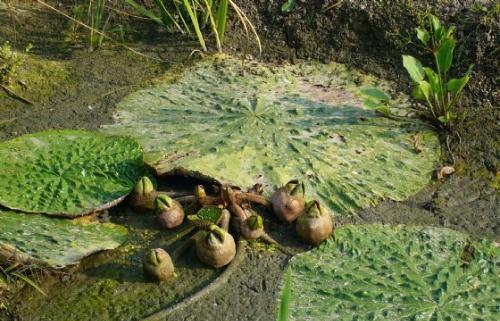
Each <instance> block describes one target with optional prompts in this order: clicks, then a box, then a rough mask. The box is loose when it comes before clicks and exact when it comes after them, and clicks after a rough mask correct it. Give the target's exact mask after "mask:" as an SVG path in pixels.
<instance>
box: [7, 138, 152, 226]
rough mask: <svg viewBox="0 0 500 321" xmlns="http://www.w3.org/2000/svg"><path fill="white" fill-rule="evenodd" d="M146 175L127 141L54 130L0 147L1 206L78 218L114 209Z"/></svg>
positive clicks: (135, 150)
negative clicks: (140, 178)
mask: <svg viewBox="0 0 500 321" xmlns="http://www.w3.org/2000/svg"><path fill="white" fill-rule="evenodd" d="M143 173H144V163H143V151H142V148H141V146H140V145H139V144H138V143H137V142H135V141H134V140H133V139H131V138H128V137H119V136H109V135H103V134H99V133H93V132H86V131H78V130H61V131H59V130H50V131H45V132H40V133H35V134H29V135H24V136H20V137H17V138H15V139H12V140H10V141H6V142H2V143H0V204H1V205H2V206H5V207H7V208H10V209H14V210H21V211H23V212H29V213H45V214H49V215H59V216H66V217H76V216H81V215H85V214H89V213H92V212H96V211H99V210H104V209H107V208H110V207H112V206H114V205H116V204H117V203H118V202H120V201H121V200H122V199H124V198H125V197H126V196H127V194H129V193H130V191H131V190H132V189H133V187H134V185H135V184H136V182H137V181H138V180H139V177H141V176H142V175H143Z"/></svg>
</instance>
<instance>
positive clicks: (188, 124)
mask: <svg viewBox="0 0 500 321" xmlns="http://www.w3.org/2000/svg"><path fill="white" fill-rule="evenodd" d="M375 86H376V87H378V88H382V89H383V90H385V91H387V88H388V87H389V86H388V85H387V84H385V83H384V82H382V81H381V80H379V79H376V78H373V77H370V76H367V75H365V74H362V73H360V72H356V71H352V70H348V69H347V68H346V67H344V66H342V65H338V64H333V63H332V64H329V65H322V64H314V63H307V64H300V65H295V66H285V67H281V68H275V67H270V66H266V65H261V64H258V63H252V62H247V63H246V64H245V65H244V66H242V65H241V61H239V60H236V59H232V58H228V57H225V56H223V57H217V58H214V59H211V60H210V59H208V60H205V61H204V62H201V63H199V64H197V65H196V66H195V67H194V68H192V69H190V70H187V71H186V72H185V73H184V75H183V76H182V77H181V78H180V79H179V80H178V81H177V82H175V83H173V84H172V83H169V84H164V85H159V86H156V87H153V88H150V89H146V90H142V91H139V92H137V93H135V94H132V95H130V96H129V97H127V98H126V99H125V100H124V101H122V102H121V103H120V104H119V106H118V107H117V112H116V114H115V118H116V124H114V125H109V126H105V127H104V128H103V131H104V132H107V133H114V134H129V135H132V136H134V137H135V138H136V139H138V140H139V141H140V142H141V144H142V145H143V146H144V148H145V150H146V152H147V158H148V159H149V161H150V162H151V163H152V164H153V165H155V166H156V169H157V171H158V172H159V173H160V174H164V173H173V172H175V171H176V170H178V169H183V170H187V171H190V172H191V173H198V174H200V173H201V174H203V175H205V176H209V177H211V178H214V179H216V180H218V181H220V182H222V183H232V184H236V185H239V186H240V187H243V188H245V187H250V186H253V185H254V184H255V183H261V184H262V185H263V186H264V189H265V193H266V194H267V195H269V194H270V193H271V192H272V191H273V189H274V188H275V187H276V186H280V185H282V184H285V183H286V182H287V181H289V180H291V179H294V178H298V179H301V180H304V181H305V184H306V185H307V186H306V191H307V193H308V197H309V198H313V197H316V198H318V199H321V200H323V201H324V203H325V204H326V205H328V206H330V208H331V209H333V210H334V212H337V213H339V214H348V213H352V212H354V211H355V210H356V209H358V208H360V207H366V206H370V205H373V204H376V203H377V202H378V201H380V200H381V199H383V198H391V199H395V200H402V199H405V198H406V197H408V196H410V195H412V194H413V193H415V192H416V191H418V190H419V189H421V188H422V187H423V186H425V185H426V184H427V183H428V181H429V179H430V177H431V172H432V171H433V169H434V168H435V165H436V162H437V161H438V160H439V142H438V139H437V136H436V135H435V134H434V133H433V132H432V131H430V130H428V129H426V128H423V127H422V126H417V125H412V124H410V123H404V122H398V121H395V120H390V119H387V118H383V117H380V116H378V114H377V113H376V112H375V111H373V110H369V109H366V108H363V100H364V98H363V97H358V96H357V95H358V93H359V90H360V88H362V87H375ZM396 99H398V100H402V99H407V98H404V97H401V96H398V97H397V98H396ZM394 103H395V104H397V103H398V102H397V101H395V102H394ZM415 131H420V132H422V133H423V137H424V140H423V149H424V150H423V152H422V153H420V154H416V153H414V151H413V149H412V147H411V135H412V133H414V132H415Z"/></svg>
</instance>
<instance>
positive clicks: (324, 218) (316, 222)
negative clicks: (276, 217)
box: [295, 201, 334, 245]
mask: <svg viewBox="0 0 500 321" xmlns="http://www.w3.org/2000/svg"><path fill="white" fill-rule="evenodd" d="M295 226H296V230H297V234H298V235H299V237H300V238H301V239H302V240H303V241H304V242H306V243H308V244H311V245H318V244H320V243H321V242H323V241H325V240H326V239H328V237H330V235H331V234H332V233H333V227H334V224H333V220H332V215H331V214H329V213H328V212H327V211H326V210H325V209H324V208H323V207H322V206H321V205H320V204H319V202H318V201H311V202H309V203H307V206H306V209H305V211H304V213H302V214H301V215H300V216H299V218H298V219H297V224H296V225H295Z"/></svg>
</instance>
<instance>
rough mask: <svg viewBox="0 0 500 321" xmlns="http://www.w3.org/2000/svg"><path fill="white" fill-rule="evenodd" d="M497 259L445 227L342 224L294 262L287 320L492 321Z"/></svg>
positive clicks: (497, 294) (499, 294)
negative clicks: (324, 241)
mask: <svg viewBox="0 0 500 321" xmlns="http://www.w3.org/2000/svg"><path fill="white" fill-rule="evenodd" d="M499 255H500V248H499V247H498V245H495V244H494V243H492V242H490V241H477V242H476V241H474V242H471V241H469V240H468V236H467V235H464V234H462V233H459V232H455V231H453V230H449V229H445V228H432V227H405V226H395V227H389V226H383V225H358V226H352V225H351V226H344V227H341V228H339V229H338V230H337V231H336V232H335V239H333V238H332V239H329V240H328V241H327V242H326V243H324V244H323V245H321V246H320V247H318V248H316V249H314V250H312V251H310V252H307V253H303V254H299V255H297V256H295V257H294V258H293V259H292V260H291V262H290V264H291V269H292V277H291V279H292V285H291V288H292V295H291V302H290V315H291V318H290V321H309V320H310V321H313V320H314V321H315V320H338V321H352V320H372V321H387V320H401V321H411V320H461V321H477V320H482V321H496V320H498V316H499V313H500V311H499V306H500V286H499V282H498V281H499V273H500V270H499V266H500V260H499V259H500V257H499ZM285 289H286V287H285Z"/></svg>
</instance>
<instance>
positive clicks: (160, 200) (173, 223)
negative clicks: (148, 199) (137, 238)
mask: <svg viewBox="0 0 500 321" xmlns="http://www.w3.org/2000/svg"><path fill="white" fill-rule="evenodd" d="M155 212H156V216H157V218H158V221H159V222H160V224H161V225H162V226H163V227H165V228H168V229H172V228H175V227H177V226H179V225H181V224H182V222H183V221H184V217H185V214H184V209H183V208H182V205H181V204H180V203H179V202H177V201H175V200H173V199H171V198H170V197H169V196H168V195H164V194H161V195H158V197H156V199H155Z"/></svg>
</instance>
